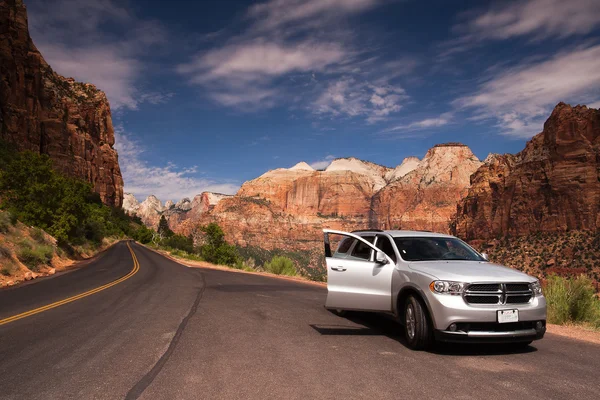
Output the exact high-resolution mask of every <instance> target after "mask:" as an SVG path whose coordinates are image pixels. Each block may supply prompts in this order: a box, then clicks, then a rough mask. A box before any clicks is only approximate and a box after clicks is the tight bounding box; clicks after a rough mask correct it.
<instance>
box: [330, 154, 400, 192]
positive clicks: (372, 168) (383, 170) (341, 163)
mask: <svg viewBox="0 0 600 400" xmlns="http://www.w3.org/2000/svg"><path fill="white" fill-rule="evenodd" d="M337 171H351V172H354V173H357V174H362V175H367V176H368V177H370V178H371V179H372V180H373V182H374V189H375V190H379V189H381V188H382V187H384V186H385V185H386V184H387V180H386V179H385V176H386V175H387V174H388V173H389V172H390V171H392V170H391V169H390V168H387V167H384V166H382V165H377V164H374V163H371V162H368V161H363V160H359V159H358V158H354V157H350V158H338V159H336V160H333V161H332V163H331V164H330V165H329V167H327V169H325V172H326V173H327V172H329V173H331V172H337Z"/></svg>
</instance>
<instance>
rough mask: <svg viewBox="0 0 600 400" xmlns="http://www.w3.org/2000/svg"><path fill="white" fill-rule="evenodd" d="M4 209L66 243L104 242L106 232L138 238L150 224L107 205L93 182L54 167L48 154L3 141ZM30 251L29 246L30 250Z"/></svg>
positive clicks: (0, 190) (0, 224) (0, 181)
mask: <svg viewBox="0 0 600 400" xmlns="http://www.w3.org/2000/svg"><path fill="white" fill-rule="evenodd" d="M0 194H1V196H0V209H2V210H5V211H6V212H7V214H6V215H7V216H4V217H3V219H2V220H0V230H2V229H6V226H7V219H10V222H12V221H13V220H14V221H16V220H18V221H21V222H22V223H24V224H26V225H27V226H32V227H36V228H39V230H40V231H39V232H38V233H37V235H38V236H41V235H43V232H42V231H41V230H43V231H45V232H47V233H48V234H50V235H51V236H52V237H54V238H56V240H57V244H58V245H59V246H61V247H72V246H85V245H91V246H92V247H94V246H96V247H98V246H100V245H101V244H102V241H103V239H104V238H106V237H115V238H121V237H137V236H140V235H139V234H140V232H137V231H138V230H140V231H141V232H143V231H144V230H145V229H147V228H145V227H143V225H141V224H136V223H134V221H132V219H131V218H130V217H129V216H127V215H126V214H125V212H124V211H123V210H122V209H121V208H113V207H108V206H106V205H104V204H103V203H102V201H101V200H100V196H99V195H98V194H97V193H95V192H94V191H93V188H92V186H91V185H90V184H89V183H88V182H85V181H83V180H80V179H75V178H71V177H67V176H65V175H62V174H60V173H58V172H57V171H55V170H54V169H53V168H52V161H51V160H50V158H49V157H47V156H46V155H40V154H37V153H33V152H29V151H25V152H18V151H16V150H15V149H14V148H13V147H12V146H11V145H9V144H6V143H5V142H0ZM25 253H27V251H25Z"/></svg>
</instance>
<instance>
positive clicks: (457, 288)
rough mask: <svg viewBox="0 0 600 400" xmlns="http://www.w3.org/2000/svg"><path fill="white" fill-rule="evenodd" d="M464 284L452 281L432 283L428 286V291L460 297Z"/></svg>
mask: <svg viewBox="0 0 600 400" xmlns="http://www.w3.org/2000/svg"><path fill="white" fill-rule="evenodd" d="M464 287H465V284H464V283H462V282H452V281H433V282H431V283H430V284H429V289H430V290H431V291H432V292H433V293H438V294H453V295H460V294H462V292H463V289H464Z"/></svg>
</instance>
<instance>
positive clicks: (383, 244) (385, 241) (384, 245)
mask: <svg viewBox="0 0 600 400" xmlns="http://www.w3.org/2000/svg"><path fill="white" fill-rule="evenodd" d="M377 247H378V248H379V249H381V250H383V252H384V253H385V254H387V255H388V256H389V257H390V258H391V259H392V260H393V261H394V262H396V261H397V257H396V252H395V251H394V246H392V242H391V241H390V239H389V238H387V237H385V236H378V237H377Z"/></svg>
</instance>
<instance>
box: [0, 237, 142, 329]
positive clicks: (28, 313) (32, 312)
mask: <svg viewBox="0 0 600 400" xmlns="http://www.w3.org/2000/svg"><path fill="white" fill-rule="evenodd" d="M127 247H128V248H129V251H130V252H131V258H132V259H133V269H132V270H131V271H130V272H129V273H128V274H127V275H125V276H123V277H121V278H119V279H117V280H115V281H112V282H110V283H107V284H106V285H103V286H100V287H97V288H95V289H92V290H88V291H87V292H84V293H81V294H78V295H75V296H73V297H69V298H66V299H64V300H60V301H57V302H55V303H52V304H48V305H45V306H43V307H39V308H36V309H34V310H30V311H25V312H24V313H21V314H17V315H13V316H12V317H8V318H5V319H0V325H4V324H8V323H9V322H13V321H16V320H19V319H22V318H26V317H29V316H32V315H35V314H39V313H41V312H44V311H48V310H51V309H53V308H56V307H60V306H62V305H64V304H68V303H72V302H74V301H76V300H79V299H82V298H84V297H87V296H91V295H92V294H95V293H98V292H101V291H103V290H105V289H108V288H109V287H112V286H115V285H118V284H119V283H121V282H123V281H126V280H127V279H129V278H131V277H132V276H133V275H135V274H136V273H137V272H138V271H139V270H140V263H139V262H138V260H137V257H136V255H135V253H134V251H133V249H132V248H131V246H130V245H129V243H127Z"/></svg>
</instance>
